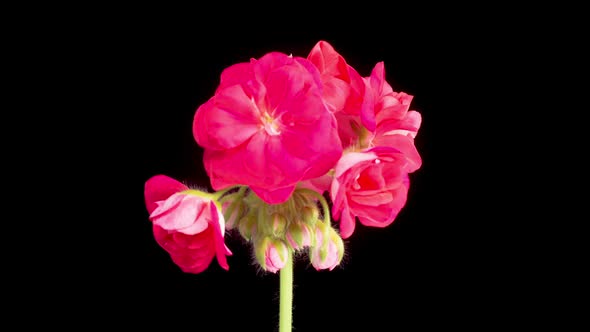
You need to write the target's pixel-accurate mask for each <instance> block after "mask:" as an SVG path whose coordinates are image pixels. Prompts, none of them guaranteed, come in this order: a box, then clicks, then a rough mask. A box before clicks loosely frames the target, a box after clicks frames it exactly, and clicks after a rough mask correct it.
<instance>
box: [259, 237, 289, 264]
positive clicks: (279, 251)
mask: <svg viewBox="0 0 590 332" xmlns="http://www.w3.org/2000/svg"><path fill="white" fill-rule="evenodd" d="M254 249H255V253H256V259H257V260H258V263H259V264H260V266H262V268H263V269H264V270H266V271H270V272H272V273H276V272H277V271H278V270H280V269H282V268H283V267H284V266H285V263H286V262H287V259H288V256H289V251H288V250H289V248H288V247H287V244H285V242H283V241H282V240H279V239H273V238H271V237H268V236H265V237H264V238H262V240H260V241H256V242H255V243H254Z"/></svg>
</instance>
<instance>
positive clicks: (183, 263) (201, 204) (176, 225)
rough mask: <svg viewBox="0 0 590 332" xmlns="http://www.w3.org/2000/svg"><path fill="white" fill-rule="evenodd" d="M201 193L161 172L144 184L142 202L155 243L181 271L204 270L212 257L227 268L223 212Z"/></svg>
mask: <svg viewBox="0 0 590 332" xmlns="http://www.w3.org/2000/svg"><path fill="white" fill-rule="evenodd" d="M203 194H204V193H199V192H198V191H196V190H190V189H189V188H188V187H187V186H185V185H183V184H182V183H180V182H178V181H176V180H174V179H172V178H170V177H167V176H165V175H156V176H154V177H152V178H150V179H149V180H148V181H147V182H146V184H145V191H144V195H145V204H146V207H147V210H148V212H149V214H150V217H149V219H150V220H151V221H152V223H153V232H154V237H155V239H156V242H157V243H158V244H159V245H160V246H161V247H162V248H163V249H164V250H166V251H167V252H168V253H169V254H170V257H171V258H172V260H173V261H174V263H175V264H176V265H178V266H179V267H180V268H181V269H182V271H184V272H189V273H200V272H202V271H204V270H205V269H206V268H207V267H208V266H209V265H210V263H211V261H212V260H213V257H217V261H218V262H219V265H220V266H221V267H223V268H224V269H226V270H227V269H228V268H229V266H228V264H227V259H226V255H231V251H230V250H229V249H228V248H227V247H226V246H225V243H224V239H223V237H224V231H225V226H224V219H223V215H222V214H221V212H220V211H219V209H218V208H217V206H216V205H215V202H214V201H212V200H211V199H208V198H206V197H205V196H206V194H205V195H203Z"/></svg>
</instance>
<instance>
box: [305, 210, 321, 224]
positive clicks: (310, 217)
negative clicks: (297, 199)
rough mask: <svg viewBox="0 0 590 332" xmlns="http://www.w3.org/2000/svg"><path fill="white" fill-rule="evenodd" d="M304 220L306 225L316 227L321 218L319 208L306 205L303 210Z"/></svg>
mask: <svg viewBox="0 0 590 332" xmlns="http://www.w3.org/2000/svg"><path fill="white" fill-rule="evenodd" d="M301 215H302V220H303V222H304V223H306V224H308V225H310V226H314V225H315V223H316V222H317V221H318V218H319V216H320V211H319V210H318V207H317V206H313V205H306V206H304V207H303V209H302V210H301Z"/></svg>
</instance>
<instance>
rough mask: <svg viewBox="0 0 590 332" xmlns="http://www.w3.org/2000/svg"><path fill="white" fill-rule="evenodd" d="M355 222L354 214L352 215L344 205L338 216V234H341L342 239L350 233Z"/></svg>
mask: <svg viewBox="0 0 590 332" xmlns="http://www.w3.org/2000/svg"><path fill="white" fill-rule="evenodd" d="M355 223H356V220H355V217H354V215H352V213H351V212H350V210H349V208H348V206H347V207H345V208H344V209H343V211H342V215H341V217H340V236H342V238H343V239H347V238H349V237H350V236H351V235H352V233H353V232H354V227H355Z"/></svg>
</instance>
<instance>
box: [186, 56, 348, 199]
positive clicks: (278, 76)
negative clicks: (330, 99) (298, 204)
mask: <svg viewBox="0 0 590 332" xmlns="http://www.w3.org/2000/svg"><path fill="white" fill-rule="evenodd" d="M193 134H194V137H195V140H196V141H197V143H198V144H199V145H201V146H202V147H203V148H204V150H205V152H204V158H203V159H204V164H205V169H206V170H207V173H208V174H209V177H210V179H211V185H212V187H213V188H214V189H215V190H220V189H223V188H226V187H228V186H231V185H237V184H239V185H247V186H249V187H250V188H251V189H252V190H253V191H254V192H255V193H256V194H257V195H258V196H260V197H261V198H262V199H263V200H264V201H266V202H267V203H270V204H275V203H282V202H284V201H286V200H287V199H288V198H289V196H290V195H291V193H292V192H293V190H294V188H295V185H296V183H297V182H299V181H302V180H306V179H311V178H315V177H318V176H321V175H323V174H325V173H326V172H328V170H330V169H331V168H332V167H333V166H334V165H335V163H336V162H337V160H338V159H339V158H340V156H341V154H342V147H341V144H340V140H339V137H338V132H337V128H336V120H335V118H334V116H333V115H332V113H330V111H329V110H328V109H327V107H326V105H325V104H324V101H323V99H322V87H321V81H320V75H319V73H318V71H317V69H316V68H315V67H314V66H313V64H311V63H310V62H309V61H308V60H306V59H303V58H299V57H291V56H287V55H285V54H282V53H278V52H271V53H268V54H266V55H264V56H263V57H262V58H260V59H259V60H255V59H252V60H251V61H250V62H249V63H239V64H236V65H233V66H231V67H229V68H227V69H225V70H224V71H223V73H222V74H221V81H220V84H219V87H218V88H217V90H216V92H215V95H214V96H213V97H212V98H211V99H209V100H208V101H207V102H206V103H204V104H203V105H201V106H200V107H199V108H198V109H197V111H196V114H195V118H194V122H193Z"/></svg>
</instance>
